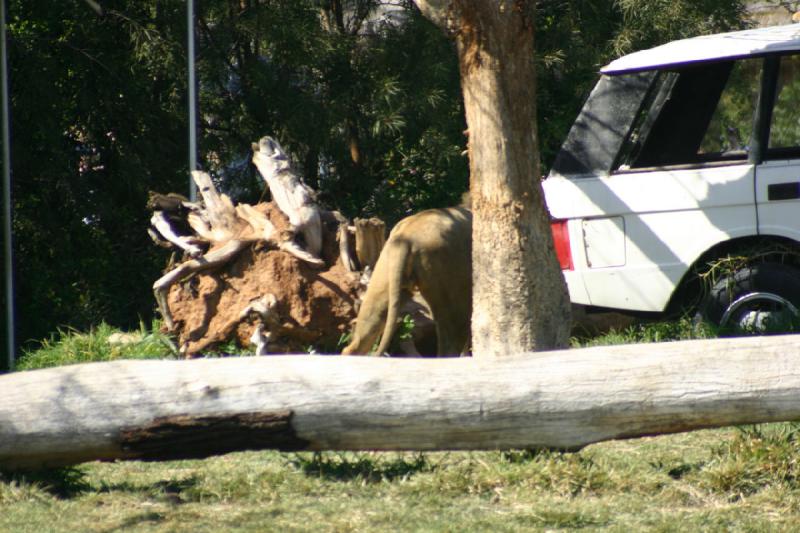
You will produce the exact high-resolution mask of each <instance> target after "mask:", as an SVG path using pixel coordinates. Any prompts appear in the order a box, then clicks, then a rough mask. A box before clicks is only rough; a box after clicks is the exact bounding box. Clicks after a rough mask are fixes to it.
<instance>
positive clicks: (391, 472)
mask: <svg viewBox="0 0 800 533" xmlns="http://www.w3.org/2000/svg"><path fill="white" fill-rule="evenodd" d="M291 464H292V466H294V467H295V468H297V469H299V470H301V471H302V472H303V473H304V474H305V475H307V476H313V477H319V478H322V479H325V480H328V481H352V480H359V481H364V482H367V483H378V482H380V481H393V480H395V479H406V478H409V477H411V476H412V475H414V474H417V473H421V472H431V471H433V470H434V469H435V466H434V465H432V464H431V463H430V462H429V461H428V459H427V458H426V457H425V455H423V454H421V453H420V454H417V455H415V456H413V457H407V456H397V457H394V458H386V457H383V456H378V455H371V454H352V453H348V454H345V453H342V454H336V453H330V452H327V453H320V452H315V453H312V454H302V453H298V454H295V456H294V458H293V459H292V460H291Z"/></svg>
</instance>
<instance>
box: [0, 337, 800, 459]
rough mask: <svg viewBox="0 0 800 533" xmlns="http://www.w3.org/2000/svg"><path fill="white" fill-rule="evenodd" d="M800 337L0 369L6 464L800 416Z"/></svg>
mask: <svg viewBox="0 0 800 533" xmlns="http://www.w3.org/2000/svg"><path fill="white" fill-rule="evenodd" d="M797 348H798V337H796V336H785V337H761V338H758V337H757V338H747V339H730V340H715V341H688V342H675V343H666V344H659V345H653V344H650V345H630V346H616V347H599V348H590V349H585V350H569V351H553V352H545V353H539V354H525V355H524V356H523V357H517V358H505V359H503V360H500V361H488V360H481V359H477V360H476V359H471V358H460V359H434V360H431V359H427V360H426V359H386V358H366V357H365V358H361V357H319V356H317V357H310V356H277V357H258V358H228V359H200V360H193V361H117V362H112V363H95V364H85V365H76V366H71V367H62V368H55V369H48V370H37V371H33V372H20V373H17V374H9V375H4V376H0V468H22V467H41V466H56V465H67V464H74V463H78V462H83V461H88V460H92V459H148V460H161V459H175V458H189V457H205V456H208V455H212V454H219V453H226V452H230V451H236V450H245V449H265V448H275V449H281V450H455V449H463V450H475V449H510V448H557V449H567V450H574V449H578V448H580V447H582V446H585V445H587V444H590V443H593V442H598V441H602V440H607V439H615V438H628V437H638V436H642V435H655V434H660V433H673V432H678V431H686V430H692V429H698V428H708V427H716V426H725V425H732V424H750V423H759V422H773V421H783V420H796V419H798V418H800V363H798V357H797V352H798V349H797Z"/></svg>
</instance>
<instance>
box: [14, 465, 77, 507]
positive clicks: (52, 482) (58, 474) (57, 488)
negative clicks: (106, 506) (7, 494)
mask: <svg viewBox="0 0 800 533" xmlns="http://www.w3.org/2000/svg"><path fill="white" fill-rule="evenodd" d="M0 482H4V483H14V484H18V485H34V486H36V487H39V488H41V489H42V490H43V491H45V492H47V493H48V494H50V495H52V496H53V497H55V498H59V499H67V498H72V497H74V496H78V495H79V494H81V493H84V492H86V491H88V490H90V489H91V488H92V487H91V485H90V484H89V482H88V481H86V474H85V473H84V472H83V471H82V470H80V469H79V468H74V467H68V468H56V469H49V470H32V471H26V472H2V471H0Z"/></svg>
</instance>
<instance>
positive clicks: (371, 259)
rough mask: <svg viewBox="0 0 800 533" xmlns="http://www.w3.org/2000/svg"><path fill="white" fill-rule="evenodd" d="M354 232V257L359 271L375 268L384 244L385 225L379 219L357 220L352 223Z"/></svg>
mask: <svg viewBox="0 0 800 533" xmlns="http://www.w3.org/2000/svg"><path fill="white" fill-rule="evenodd" d="M353 224H354V225H355V232H356V256H357V257H358V262H359V264H360V265H361V270H365V269H366V268H367V267H369V268H375V263H377V262H378V256H379V255H381V250H382V249H383V245H384V244H385V243H386V223H385V222H384V221H383V220H381V219H379V218H374V217H373V218H357V219H355V220H354V221H353Z"/></svg>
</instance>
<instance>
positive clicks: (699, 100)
mask: <svg viewBox="0 0 800 533" xmlns="http://www.w3.org/2000/svg"><path fill="white" fill-rule="evenodd" d="M760 73H761V61H760V60H757V59H748V60H740V61H725V62H720V63H715V64H710V65H709V64H706V65H702V66H694V67H685V68H682V69H680V70H675V71H664V72H661V73H659V77H658V79H657V80H656V82H655V83H654V84H653V87H652V93H651V95H650V97H649V99H648V101H647V102H646V103H645V105H644V106H643V109H642V111H641V112H640V116H639V117H638V118H637V120H636V122H635V123H634V127H633V128H632V131H631V133H630V135H629V136H628V139H627V142H626V145H625V146H624V147H623V150H622V151H621V154H620V157H619V159H618V168H619V169H620V170H625V169H642V168H648V167H664V166H671V165H687V164H689V165H697V164H703V163H712V162H727V161H740V160H745V159H747V153H748V150H749V146H750V139H751V136H752V131H753V112H754V110H755V105H756V101H757V98H758V89H759V81H760Z"/></svg>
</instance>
